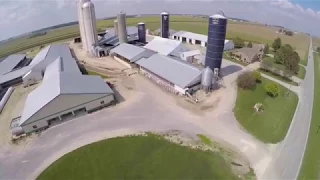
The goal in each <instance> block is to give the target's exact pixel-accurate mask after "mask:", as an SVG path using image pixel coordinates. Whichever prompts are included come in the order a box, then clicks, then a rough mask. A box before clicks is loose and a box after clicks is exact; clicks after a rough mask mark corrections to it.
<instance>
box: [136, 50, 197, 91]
mask: <svg viewBox="0 0 320 180" xmlns="http://www.w3.org/2000/svg"><path fill="white" fill-rule="evenodd" d="M136 63H137V64H139V65H140V66H142V67H144V68H145V69H147V70H149V71H151V72H153V73H154V74H157V75H158V76H160V77H162V78H164V79H166V80H168V81H170V82H172V83H174V84H176V85H178V86H179V87H181V88H186V87H188V85H190V83H192V82H194V80H195V79H197V78H198V77H199V76H201V73H202V71H201V70H200V69H198V68H197V67H195V66H193V65H191V64H189V63H186V62H184V61H182V60H175V59H172V58H170V57H167V56H163V55H160V54H154V55H153V56H151V57H149V58H142V59H140V60H138V61H137V62H136Z"/></svg>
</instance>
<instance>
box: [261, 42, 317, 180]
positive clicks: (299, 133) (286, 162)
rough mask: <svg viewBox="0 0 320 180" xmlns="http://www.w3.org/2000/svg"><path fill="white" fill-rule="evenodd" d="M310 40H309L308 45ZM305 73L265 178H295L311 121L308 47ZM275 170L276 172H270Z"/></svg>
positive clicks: (311, 80)
mask: <svg viewBox="0 0 320 180" xmlns="http://www.w3.org/2000/svg"><path fill="white" fill-rule="evenodd" d="M311 45H312V40H310V47H312V46H311ZM309 57H310V58H309V59H308V66H307V67H306V70H307V73H306V77H305V79H304V81H303V82H302V83H301V92H300V96H299V103H298V107H297V110H296V113H295V116H294V118H293V121H292V124H291V126H290V129H289V132H288V134H287V136H286V137H285V139H284V141H282V142H281V143H280V144H279V146H278V147H277V150H276V152H275V153H274V160H273V162H272V163H271V164H270V165H269V168H268V169H267V170H266V172H265V176H264V178H266V179H275V178H281V179H296V178H297V176H298V173H299V169H300V166H301V162H302V159H303V155H304V151H305V146H306V143H307V139H308V133H309V127H310V122H311V115H312V107H313V94H314V62H313V54H312V50H311V49H309ZM270 172H276V174H273V173H270Z"/></svg>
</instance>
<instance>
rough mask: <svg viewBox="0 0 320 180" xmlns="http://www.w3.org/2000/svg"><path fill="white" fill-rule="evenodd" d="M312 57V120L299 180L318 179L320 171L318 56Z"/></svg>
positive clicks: (319, 83)
mask: <svg viewBox="0 0 320 180" xmlns="http://www.w3.org/2000/svg"><path fill="white" fill-rule="evenodd" d="M313 56H314V73H315V74H314V83H315V84H314V99H313V111H312V119H311V125H310V131H309V137H308V138H309V139H308V144H307V148H306V151H305V154H304V158H303V162H302V166H301V169H300V173H299V177H298V179H299V180H307V179H319V174H320V173H319V170H320V168H319V167H320V133H319V132H318V131H319V129H318V127H319V125H320V111H319V107H320V56H319V54H317V53H313Z"/></svg>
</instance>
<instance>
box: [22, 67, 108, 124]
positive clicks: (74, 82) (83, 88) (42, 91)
mask: <svg viewBox="0 0 320 180" xmlns="http://www.w3.org/2000/svg"><path fill="white" fill-rule="evenodd" d="M112 93H113V91H112V89H111V88H110V87H109V86H108V85H107V84H106V83H105V82H104V81H103V79H102V78H101V77H100V76H86V75H78V74H74V73H70V72H60V73H58V74H57V75H56V76H50V77H49V78H48V79H46V80H44V81H42V83H41V85H40V86H38V87H37V88H36V89H35V90H33V91H32V92H31V93H30V94H29V95H28V97H27V100H26V103H25V106H24V109H23V112H22V116H21V119H20V124H19V125H20V126H21V125H22V124H24V123H25V122H28V120H29V119H30V118H31V117H32V116H33V115H34V114H36V113H37V112H38V111H39V110H41V109H42V108H44V107H45V106H46V105H47V104H49V103H50V102H51V101H52V100H54V99H55V98H56V97H58V96H59V95H67V94H106V95H107V94H112ZM39 97H41V98H39ZM77 105H78V104H75V106H77Z"/></svg>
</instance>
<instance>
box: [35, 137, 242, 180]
mask: <svg viewBox="0 0 320 180" xmlns="http://www.w3.org/2000/svg"><path fill="white" fill-rule="evenodd" d="M37 179H38V180H51V179H52V180H57V179H61V180H62V179H68V180H73V179H74V180H80V179H95V180H98V179H101V180H104V179H130V180H131V179H137V180H138V179H150V180H151V179H168V180H169V179H238V178H237V176H236V175H234V174H233V173H232V171H231V167H230V165H228V164H227V163H226V161H225V160H224V158H223V157H222V156H220V155H219V154H217V153H215V152H211V151H201V150H195V149H191V148H189V147H183V146H180V145H178V144H174V143H171V142H169V141H167V140H165V139H164V138H162V137H159V136H157V135H148V136H131V137H118V138H113V139H109V140H104V141H100V142H96V143H93V144H90V145H87V146H84V147H81V148H79V149H77V150H75V151H73V152H71V153H69V154H66V155H64V156H63V157H62V158H60V159H59V160H57V161H56V162H54V163H53V164H52V165H51V166H49V167H48V168H47V169H46V170H45V171H44V172H42V173H41V174H40V176H39V177H38V178H37Z"/></svg>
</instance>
